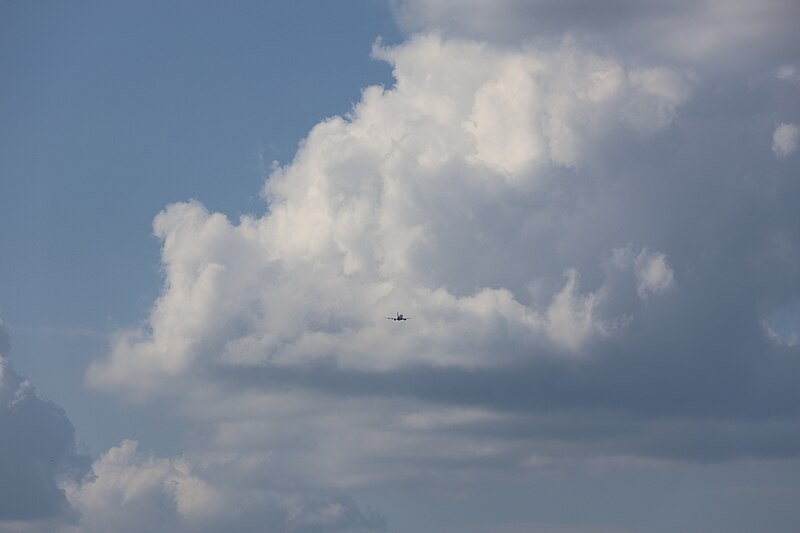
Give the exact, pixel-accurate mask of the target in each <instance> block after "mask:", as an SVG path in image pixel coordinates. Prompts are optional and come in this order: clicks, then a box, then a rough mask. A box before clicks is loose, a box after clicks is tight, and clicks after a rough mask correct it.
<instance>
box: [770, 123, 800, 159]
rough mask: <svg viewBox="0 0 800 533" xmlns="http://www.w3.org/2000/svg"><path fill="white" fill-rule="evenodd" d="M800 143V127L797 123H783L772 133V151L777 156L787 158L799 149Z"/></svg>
mask: <svg viewBox="0 0 800 533" xmlns="http://www.w3.org/2000/svg"><path fill="white" fill-rule="evenodd" d="M798 144H800V128H798V127H797V125H796V124H791V123H790V124H785V123H781V124H779V125H778V127H777V128H775V131H774V132H773V134H772V151H773V152H774V153H775V156H776V157H778V158H780V159H785V158H787V157H789V156H790V155H792V154H793V153H795V152H796V151H797V145H798Z"/></svg>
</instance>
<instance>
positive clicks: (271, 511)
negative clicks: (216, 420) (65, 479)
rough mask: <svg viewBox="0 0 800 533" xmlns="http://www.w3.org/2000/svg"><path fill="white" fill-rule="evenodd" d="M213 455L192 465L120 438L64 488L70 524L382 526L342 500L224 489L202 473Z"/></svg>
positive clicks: (95, 527)
mask: <svg viewBox="0 0 800 533" xmlns="http://www.w3.org/2000/svg"><path fill="white" fill-rule="evenodd" d="M226 460H227V459H225V458H222V461H223V462H225V461H226ZM219 461H220V460H219V459H217V460H216V461H214V460H204V461H202V463H203V464H199V465H198V464H197V463H198V461H197V460H194V461H193V460H190V459H189V458H185V457H181V458H163V457H153V456H147V455H144V454H141V453H140V452H139V451H138V443H137V442H135V441H131V440H125V441H123V442H122V443H121V444H120V445H119V446H117V447H113V448H111V449H109V450H108V451H107V452H106V453H104V454H103V455H102V456H100V457H99V458H98V459H97V460H96V461H95V462H94V464H93V465H92V474H93V475H92V477H91V478H90V479H88V480H86V481H84V482H82V483H75V484H70V485H67V486H66V494H67V497H68V499H69V501H70V503H71V504H72V505H73V506H74V508H75V509H77V510H78V511H79V512H80V516H81V520H80V523H79V524H78V525H77V526H75V530H76V531H80V532H81V533H91V532H102V531H115V532H120V533H124V532H126V531H142V530H147V531H198V532H202V531H222V530H235V531H242V532H246V531H253V532H255V531H264V530H265V529H266V530H269V531H276V532H322V531H337V530H355V529H357V530H361V531H366V530H372V531H374V530H378V529H381V528H382V526H383V521H382V520H383V519H382V518H381V517H380V516H379V515H377V514H376V513H374V512H373V511H368V512H366V513H365V512H362V511H361V510H360V509H359V508H358V507H356V506H355V505H354V504H353V503H352V501H350V500H348V499H346V498H337V497H335V496H332V495H324V496H316V497H315V496H312V495H307V494H301V493H293V492H288V491H285V490H284V491H282V492H281V491H274V490H255V491H253V490H250V491H242V489H241V487H236V486H233V487H231V486H230V480H228V481H227V482H226V480H225V479H213V478H214V475H213V473H210V472H209V469H212V468H213V467H214V466H215V463H218V462H219ZM198 470H199V472H198ZM206 478H208V479H206ZM70 530H71V528H68V529H67V531H70Z"/></svg>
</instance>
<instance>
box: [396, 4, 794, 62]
mask: <svg viewBox="0 0 800 533" xmlns="http://www.w3.org/2000/svg"><path fill="white" fill-rule="evenodd" d="M392 5H393V8H394V11H395V14H396V16H397V18H398V20H399V22H400V24H401V25H402V26H403V27H404V28H405V29H406V30H407V31H411V32H414V31H431V30H433V31H439V32H445V33H446V34H448V35H454V36H459V37H470V38H478V39H488V40H491V41H495V42H506V43H508V42H520V41H532V42H539V43H542V42H544V43H547V42H552V41H558V40H560V39H561V38H562V36H563V35H564V34H572V35H577V36H581V38H583V39H585V40H587V41H588V42H592V43H594V44H595V45H597V46H611V47H613V48H614V49H615V50H616V51H617V52H619V53H626V54H630V55H633V56H638V57H641V58H643V59H644V58H653V57H656V58H659V59H661V60H666V61H678V62H685V63H694V64H698V63H702V64H705V65H714V66H726V67H735V66H736V64H737V61H738V62H739V64H740V65H741V64H742V63H744V64H749V63H750V62H751V61H757V60H759V59H761V60H764V59H766V58H774V60H778V61H785V60H794V59H795V58H796V56H793V55H792V54H796V53H797V51H798V47H800V42H798V39H797V38H796V36H795V34H794V31H793V26H792V21H794V20H797V18H798V16H800V8H799V7H798V5H797V3H796V2H791V1H788V0H767V1H762V2H749V1H737V0H702V1H699V2H697V1H688V0H680V1H675V2H660V1H658V0H649V1H637V0H620V1H615V2H611V3H609V2H605V3H603V4H598V3H597V2H591V1H587V0H570V1H558V0H533V1H525V0H499V1H496V2H485V1H482V0H470V1H467V2H456V1H452V0H394V1H393V2H392Z"/></svg>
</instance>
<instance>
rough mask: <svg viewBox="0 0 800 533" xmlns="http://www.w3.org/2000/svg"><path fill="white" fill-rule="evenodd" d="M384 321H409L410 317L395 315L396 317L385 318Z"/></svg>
mask: <svg viewBox="0 0 800 533" xmlns="http://www.w3.org/2000/svg"><path fill="white" fill-rule="evenodd" d="M386 320H394V321H395V322H397V321H399V320H411V317H410V316H403V313H397V316H387V317H386Z"/></svg>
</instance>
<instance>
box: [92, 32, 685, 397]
mask: <svg viewBox="0 0 800 533" xmlns="http://www.w3.org/2000/svg"><path fill="white" fill-rule="evenodd" d="M374 53H375V55H376V56H378V57H381V58H383V59H385V60H387V61H390V62H391V63H392V64H393V65H394V69H395V76H396V78H397V83H396V86H395V87H393V88H392V89H389V90H387V89H384V88H380V87H370V88H368V89H366V90H365V91H364V94H363V98H362V101H361V102H360V103H359V104H358V105H357V106H356V107H355V108H354V109H353V111H352V113H351V115H350V116H349V117H346V118H339V117H336V118H333V119H330V120H327V121H325V122H323V123H320V124H319V125H317V126H316V127H315V128H314V129H313V130H312V131H311V133H310V134H309V136H308V138H307V139H306V140H305V141H304V143H303V145H302V146H301V148H300V149H299V151H298V153H297V155H296V156H295V159H294V161H293V162H292V163H291V164H289V165H286V166H283V167H280V168H278V169H277V170H276V171H275V172H274V173H273V174H272V175H271V176H270V178H269V179H268V180H267V183H266V186H265V189H264V196H265V198H266V199H267V201H268V203H269V212H268V213H267V214H266V215H265V216H263V217H261V218H254V217H250V216H246V217H243V218H242V219H241V220H240V221H239V223H238V224H232V223H231V222H230V221H228V220H227V219H226V218H225V217H224V216H223V215H221V214H219V213H209V212H207V211H206V210H205V209H204V208H203V207H202V206H201V205H199V204H198V203H192V202H190V203H185V204H176V205H173V206H170V207H169V208H167V209H166V210H165V211H164V212H162V213H161V214H160V215H159V216H158V217H157V218H156V220H155V222H154V231H155V233H156V235H157V236H158V237H159V238H160V239H162V240H163V243H164V247H163V254H162V261H163V263H164V271H165V274H166V286H165V290H164V293H163V295H162V296H161V298H160V299H159V300H158V302H156V304H155V306H154V308H153V310H152V313H151V315H150V320H149V328H148V329H147V330H141V331H138V330H134V331H129V332H124V333H122V334H121V335H120V336H119V337H118V338H117V339H116V341H115V343H114V350H113V352H112V354H111V355H110V357H109V359H108V360H106V361H102V362H98V363H96V364H95V365H93V367H92V368H91V369H90V371H89V374H88V378H89V381H90V383H92V384H94V385H97V386H99V387H108V388H114V387H123V388H128V389H133V392H135V391H136V390H140V389H143V388H145V389H146V388H147V386H148V385H150V384H153V383H156V381H154V380H158V379H164V378H171V377H175V376H179V375H184V374H186V373H187V372H191V371H193V370H195V369H196V368H197V364H198V363H200V364H204V363H208V362H209V361H221V362H226V361H227V362H231V363H236V362H248V363H268V362H271V363H275V364H281V365H291V364H298V363H305V362H308V361H309V360H315V359H320V358H332V359H333V360H334V361H336V362H337V363H338V364H341V365H345V366H350V367H371V368H391V367H397V366H398V365H403V364H407V363H414V362H416V363H420V362H424V363H435V364H448V365H458V366H464V365H466V366H475V365H478V366H493V365H495V364H497V363H498V362H502V361H504V360H507V359H508V357H510V356H511V355H510V354H499V355H498V354H496V353H492V351H493V350H492V348H491V346H492V345H493V343H494V342H496V341H497V340H498V338H499V337H500V336H511V337H512V338H513V339H514V342H519V343H521V345H523V346H524V345H526V344H527V345H528V346H529V347H531V348H532V347H534V346H536V345H537V344H539V343H545V344H548V343H549V344H555V345H557V346H559V347H561V348H563V349H565V350H567V351H575V350H578V349H580V347H581V346H582V344H583V340H584V339H586V338H588V337H589V336H590V335H592V334H594V333H597V332H601V331H603V330H604V329H605V327H604V325H603V321H604V318H603V317H601V316H600V315H599V314H598V313H597V312H595V311H594V309H595V307H596V303H597V302H598V301H599V299H600V298H601V297H602V296H601V294H600V293H594V294H588V293H587V294H578V293H577V290H578V289H577V284H576V276H575V274H574V273H573V274H570V275H568V276H567V281H566V283H565V284H564V283H558V282H556V283H553V284H551V286H550V287H549V296H545V297H544V299H543V301H537V302H536V305H535V306H530V305H525V304H524V303H523V302H522V300H523V299H528V298H529V295H528V294H526V293H525V291H524V290H523V289H522V287H523V286H524V285H526V284H528V283H529V282H531V281H532V280H533V277H535V274H533V273H530V272H526V271H525V270H526V264H529V263H531V259H530V255H531V254H535V253H537V252H536V251H535V250H534V247H535V246H536V244H537V240H538V236H537V235H536V232H538V231H541V230H540V229H539V228H537V227H536V218H537V217H548V216H550V214H549V213H548V207H547V206H546V205H543V206H542V208H540V209H538V210H534V211H525V210H519V211H516V212H514V211H506V209H507V205H506V204H507V201H508V200H509V199H510V198H512V197H517V198H520V199H522V198H525V199H527V201H530V202H541V201H542V200H543V199H545V198H546V197H547V195H548V194H552V192H553V191H555V190H558V189H559V188H561V187H562V184H561V183H559V182H560V181H563V180H568V179H569V178H568V176H566V175H563V173H564V172H565V171H566V172H569V171H570V170H573V171H574V169H577V168H579V167H581V166H582V165H585V164H586V160H587V158H588V157H590V156H591V155H592V154H593V153H594V151H595V150H597V147H598V145H599V146H602V145H603V144H604V141H603V139H604V138H605V137H606V136H609V135H613V136H619V135H622V136H628V138H630V139H631V142H636V139H644V138H647V137H648V136H650V135H652V134H653V133H654V132H656V131H658V130H663V129H664V128H665V127H667V126H668V125H669V124H670V122H671V121H672V119H673V117H674V114H675V112H676V109H677V106H678V105H679V104H680V103H681V102H682V101H684V100H685V99H686V98H687V95H688V84H687V83H688V82H687V80H686V79H685V78H684V77H683V76H682V75H681V74H680V73H678V72H673V71H670V70H667V69H663V68H655V69H644V70H642V69H626V68H625V66H624V65H621V64H619V63H618V62H616V61H615V60H614V59H613V58H608V57H601V56H597V55H595V54H592V53H588V52H586V51H583V50H581V49H579V48H577V47H576V46H574V45H572V44H569V43H567V44H565V45H564V46H563V47H562V48H560V49H559V50H557V51H556V52H553V53H535V52H533V51H531V50H504V49H499V48H495V47H492V46H489V45H486V44H479V43H473V42H466V41H443V40H442V39H440V38H438V37H431V36H428V37H419V38H416V39H413V40H411V41H410V42H409V43H406V44H404V45H402V46H398V47H394V48H389V49H383V48H377V49H376V50H375V52H374ZM504 117H506V118H504ZM509 117H513V120H507V118H509ZM559 173H561V174H562V175H558V174H559ZM497 213H502V214H501V215H500V217H499V218H500V220H498V217H497ZM545 224H547V223H545ZM552 229H554V230H555V229H556V228H555V227H553V228H552ZM498 243H500V247H498ZM524 243H528V244H524ZM554 266H557V270H555V271H552V272H551V273H552V274H554V275H555V276H556V278H555V279H558V277H560V276H561V275H562V274H563V273H564V272H571V270H570V269H571V268H573V267H574V266H575V265H572V264H569V263H565V264H561V265H554ZM509 269H514V270H516V271H515V272H513V273H511V272H509ZM509 274H511V275H509ZM514 278H516V279H514ZM537 306H542V307H543V308H545V309H546V310H545V311H540V310H539V309H538V308H537ZM401 307H402V308H404V309H406V310H409V309H410V310H413V313H414V314H416V315H417V316H418V317H419V319H420V321H419V322H418V323H419V324H420V329H418V331H417V332H416V334H415V335H414V336H413V337H411V338H402V337H400V336H396V334H397V332H388V331H386V328H385V324H383V323H382V322H381V319H382V318H383V316H384V315H385V314H387V313H391V312H394V310H396V309H399V308H401ZM406 312H407V313H408V311H406ZM610 318H613V317H610ZM376 319H377V320H376ZM387 335H388V336H389V337H388V338H391V342H387V339H388V338H387ZM376 354H379V355H376Z"/></svg>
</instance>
